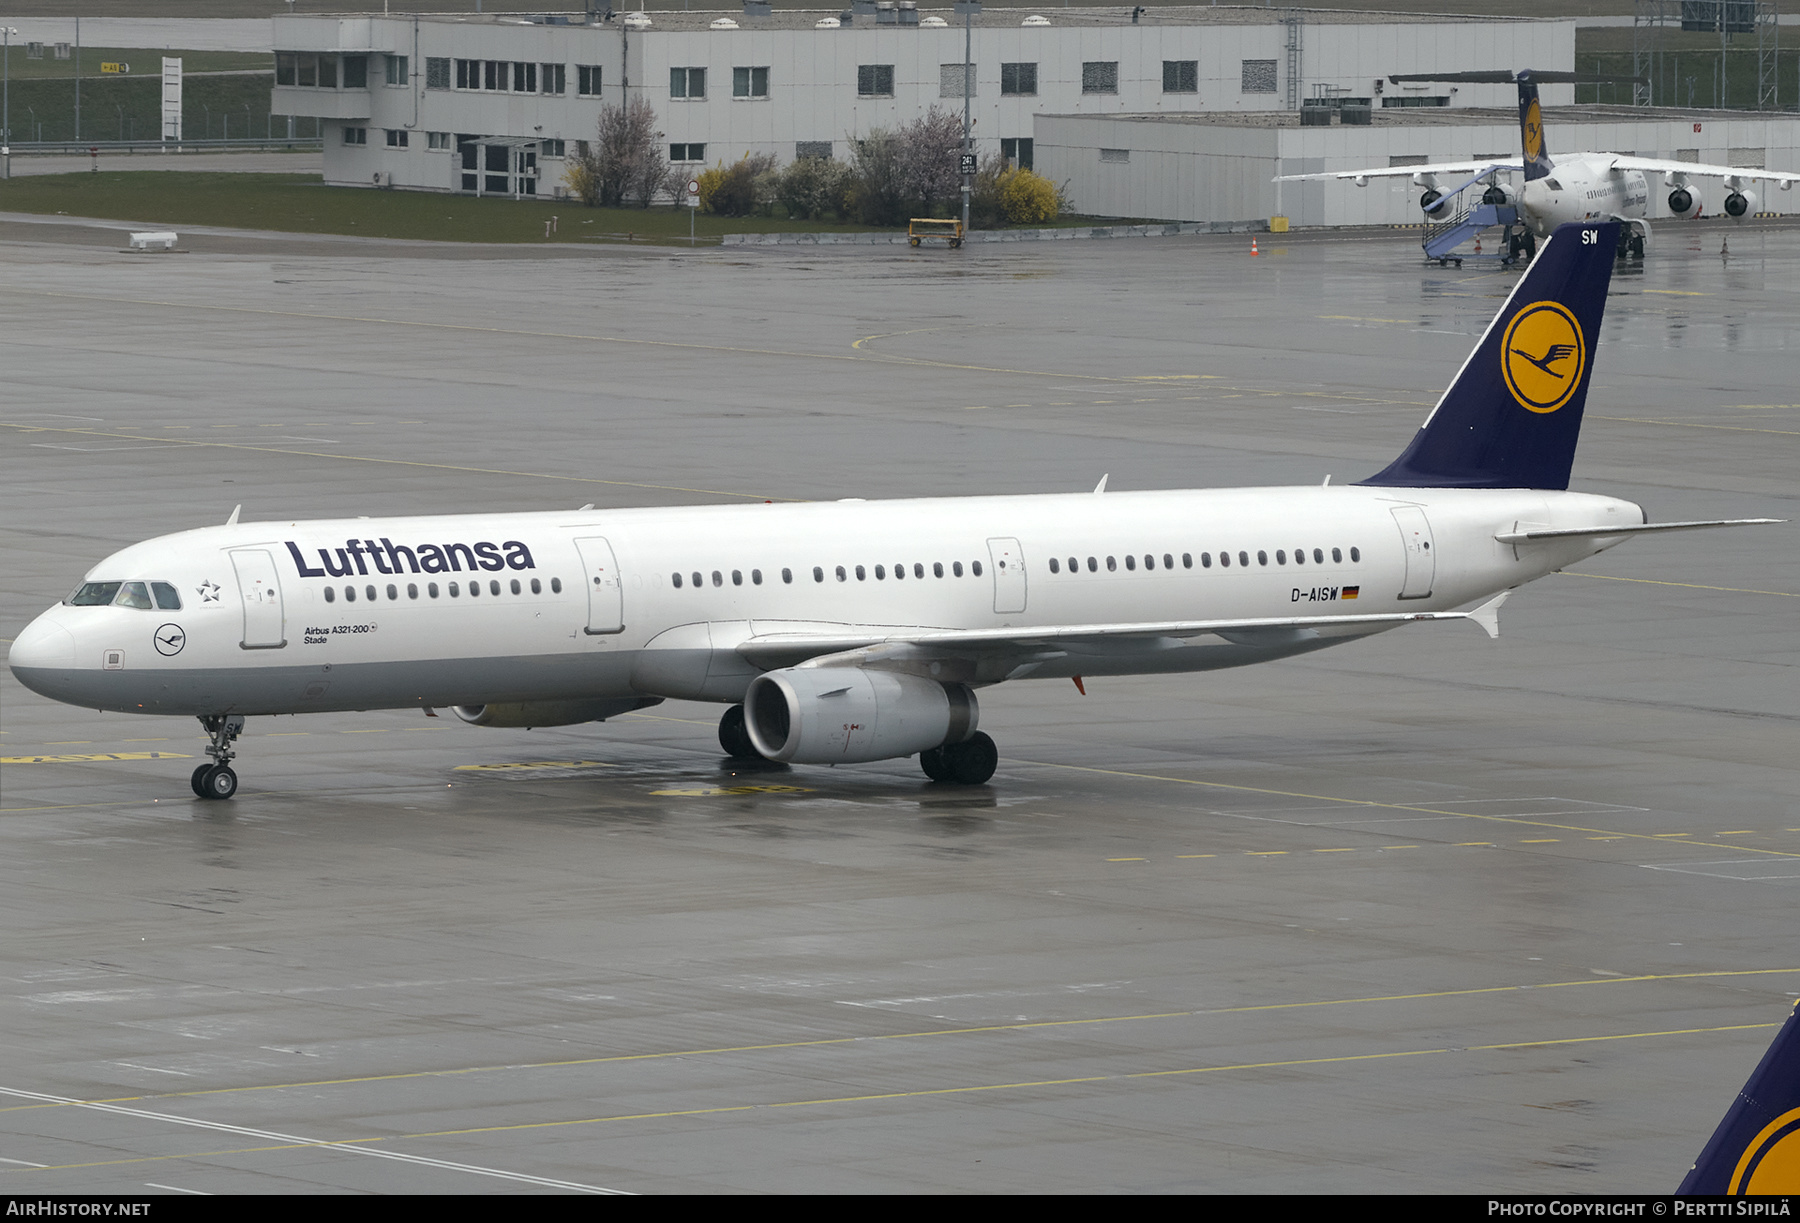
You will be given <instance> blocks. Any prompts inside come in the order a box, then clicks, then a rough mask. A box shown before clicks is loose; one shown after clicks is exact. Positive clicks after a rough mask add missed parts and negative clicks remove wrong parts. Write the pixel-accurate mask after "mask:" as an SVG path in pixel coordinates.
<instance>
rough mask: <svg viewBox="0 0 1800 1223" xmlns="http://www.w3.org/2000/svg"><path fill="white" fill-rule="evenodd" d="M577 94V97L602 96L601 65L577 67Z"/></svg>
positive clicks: (578, 65) (579, 65)
mask: <svg viewBox="0 0 1800 1223" xmlns="http://www.w3.org/2000/svg"><path fill="white" fill-rule="evenodd" d="M575 93H576V96H577V97H583V98H597V97H599V96H600V65H599V64H576V65H575Z"/></svg>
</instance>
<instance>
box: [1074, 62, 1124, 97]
mask: <svg viewBox="0 0 1800 1223" xmlns="http://www.w3.org/2000/svg"><path fill="white" fill-rule="evenodd" d="M1081 92H1082V93H1118V92H1119V61H1118V60H1116V59H1107V60H1095V61H1090V62H1088V63H1085V64H1083V65H1082V66H1081Z"/></svg>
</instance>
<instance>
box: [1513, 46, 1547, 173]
mask: <svg viewBox="0 0 1800 1223" xmlns="http://www.w3.org/2000/svg"><path fill="white" fill-rule="evenodd" d="M1519 147H1520V149H1521V151H1522V152H1523V153H1524V155H1525V181H1526V182H1528V183H1529V182H1532V181H1534V180H1536V179H1540V178H1543V177H1544V176H1545V175H1547V174H1549V173H1550V171H1551V170H1553V169H1555V168H1556V163H1555V162H1553V161H1551V160H1550V149H1549V146H1548V145H1546V144H1545V143H1544V112H1543V109H1542V108H1541V107H1539V106H1538V87H1537V82H1536V81H1534V80H1533V79H1532V77H1531V73H1530V72H1521V73H1519Z"/></svg>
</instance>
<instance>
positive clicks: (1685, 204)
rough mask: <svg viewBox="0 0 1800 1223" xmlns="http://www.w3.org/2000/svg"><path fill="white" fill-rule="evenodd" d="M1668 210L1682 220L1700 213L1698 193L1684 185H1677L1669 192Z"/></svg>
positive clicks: (1689, 218)
mask: <svg viewBox="0 0 1800 1223" xmlns="http://www.w3.org/2000/svg"><path fill="white" fill-rule="evenodd" d="M1669 211H1670V212H1672V213H1674V214H1675V215H1676V216H1678V217H1680V218H1681V219H1682V220H1684V221H1686V220H1691V219H1692V218H1694V217H1697V216H1699V215H1700V195H1699V193H1698V192H1695V191H1690V190H1688V189H1687V188H1686V187H1677V188H1675V190H1673V191H1671V192H1669Z"/></svg>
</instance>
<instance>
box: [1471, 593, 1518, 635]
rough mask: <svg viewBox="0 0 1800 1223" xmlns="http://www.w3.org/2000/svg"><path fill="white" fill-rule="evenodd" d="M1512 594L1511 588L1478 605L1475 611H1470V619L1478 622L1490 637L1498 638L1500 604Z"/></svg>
mask: <svg viewBox="0 0 1800 1223" xmlns="http://www.w3.org/2000/svg"><path fill="white" fill-rule="evenodd" d="M1510 594H1512V591H1510V590H1503V591H1501V592H1500V593H1499V594H1497V595H1495V596H1494V597H1493V598H1491V599H1489V600H1488V601H1487V602H1486V603H1483V604H1482V605H1481V606H1480V607H1477V608H1476V609H1475V610H1474V611H1472V612H1470V613H1469V619H1471V620H1473V621H1474V622H1475V623H1476V624H1479V625H1480V626H1481V631H1482V632H1484V633H1486V634H1487V635H1488V636H1489V637H1492V638H1498V637H1499V636H1500V605H1501V604H1502V603H1504V602H1506V599H1507V596H1508V595H1510Z"/></svg>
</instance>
